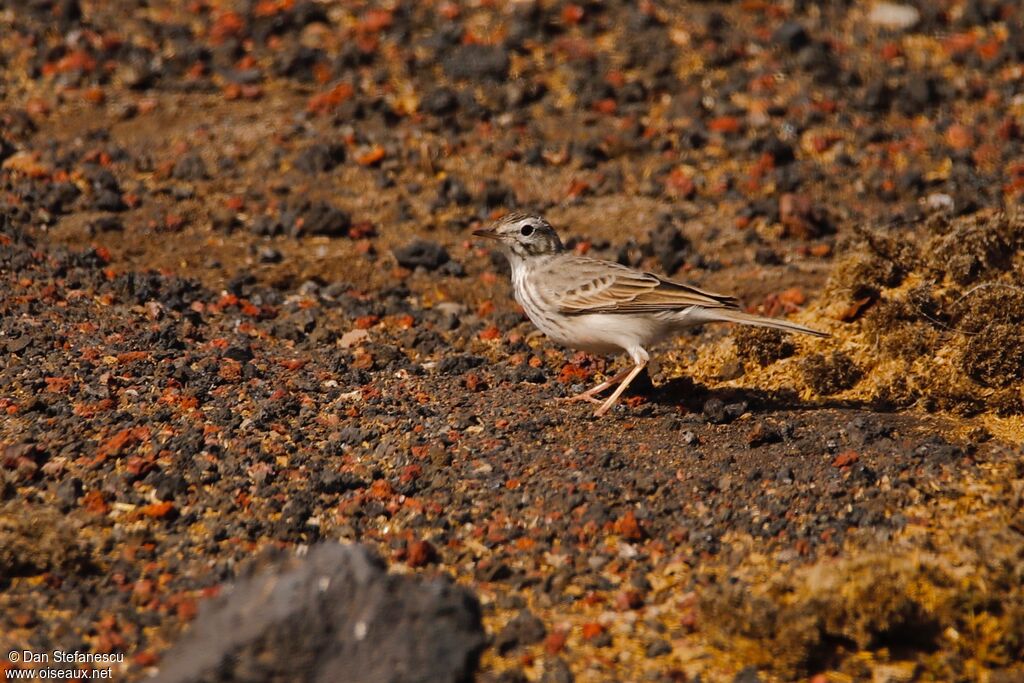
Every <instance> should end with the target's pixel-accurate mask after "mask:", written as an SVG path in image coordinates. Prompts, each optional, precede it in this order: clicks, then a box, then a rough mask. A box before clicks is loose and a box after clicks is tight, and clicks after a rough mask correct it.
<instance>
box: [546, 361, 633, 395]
mask: <svg viewBox="0 0 1024 683" xmlns="http://www.w3.org/2000/svg"><path fill="white" fill-rule="evenodd" d="M628 374H629V368H626V369H625V370H623V371H622V372H620V373H619V374H617V375H615V376H614V377H612V378H611V379H606V380H605V381H603V382H601V383H600V384H598V385H597V386H596V387H593V388H591V389H587V390H586V391H584V392H583V393H580V394H576V395H575V396H563V397H562V398H557V399H555V400H556V401H565V402H567V403H575V402H576V401H590V402H591V403H600V402H601V401H600V400H599V399H596V398H594V397H595V396H597V395H598V394H600V393H601V392H602V391H604V390H605V389H607V388H608V387H612V386H615V385H616V384H618V383H619V382H621V381H622V378H623V377H625V376H626V375H628Z"/></svg>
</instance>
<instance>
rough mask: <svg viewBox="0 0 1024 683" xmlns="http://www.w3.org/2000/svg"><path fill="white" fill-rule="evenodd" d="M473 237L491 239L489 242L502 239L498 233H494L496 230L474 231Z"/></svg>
mask: <svg viewBox="0 0 1024 683" xmlns="http://www.w3.org/2000/svg"><path fill="white" fill-rule="evenodd" d="M473 235H475V236H476V237H483V238H485V239H489V240H496V239H501V238H500V237H498V233H496V232H494V230H491V229H487V230H474V231H473Z"/></svg>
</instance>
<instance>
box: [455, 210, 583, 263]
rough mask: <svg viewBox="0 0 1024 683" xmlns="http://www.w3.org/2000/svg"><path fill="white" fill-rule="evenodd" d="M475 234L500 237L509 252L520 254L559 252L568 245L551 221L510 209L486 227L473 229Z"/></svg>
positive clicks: (532, 254)
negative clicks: (506, 213)
mask: <svg viewBox="0 0 1024 683" xmlns="http://www.w3.org/2000/svg"><path fill="white" fill-rule="evenodd" d="M473 234H474V235H476V236H477V237H484V238H487V239H492V240H495V241H497V242H498V244H500V245H501V246H502V248H504V249H505V250H506V252H508V253H510V254H514V255H516V256H519V257H520V258H529V257H531V256H545V255H548V254H557V253H559V252H560V251H563V250H564V249H565V247H563V246H562V240H560V239H558V233H556V232H555V229H554V228H552V227H551V224H550V223H548V222H547V221H546V220H544V219H543V218H541V217H540V216H534V215H531V214H525V213H510V214H508V215H506V216H504V217H502V218H500V219H498V221H497V222H495V223H494V224H493V225H491V226H490V227H489V228H487V229H485V230H474V231H473Z"/></svg>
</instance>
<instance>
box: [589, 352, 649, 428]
mask: <svg viewBox="0 0 1024 683" xmlns="http://www.w3.org/2000/svg"><path fill="white" fill-rule="evenodd" d="M645 367H647V361H646V360H642V361H640V362H639V363H637V364H636V365H635V366H633V369H632V370H630V371H629V374H628V375H626V379H624V380H622V383H621V384H619V386H618V387H617V388H616V389H615V392H614V393H613V394H612V395H611V396H609V397H608V400H607V401H605V402H604V403H603V404H602V405H601V407H600V408H598V409H597V412H595V413H594V417H601V416H602V415H604V414H605V413H607V412H608V411H609V410H611V407H612V406H613V405H615V402H616V401H618V400H619V396H622V392H623V391H625V390H626V387H628V386H629V383H630V382H632V381H633V380H634V379H636V376H637V375H639V374H640V372H641V371H642V370H643V369H644V368H645Z"/></svg>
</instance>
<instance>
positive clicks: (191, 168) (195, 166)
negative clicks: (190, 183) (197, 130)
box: [171, 154, 209, 180]
mask: <svg viewBox="0 0 1024 683" xmlns="http://www.w3.org/2000/svg"><path fill="white" fill-rule="evenodd" d="M171 175H172V176H173V177H174V178H177V179H178V180H204V179H205V178H207V177H209V173H208V172H207V170H206V164H205V163H204V162H203V158H202V157H200V156H199V155H198V154H186V155H185V156H183V157H181V158H180V159H178V161H177V163H175V164H174V170H173V171H171Z"/></svg>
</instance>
